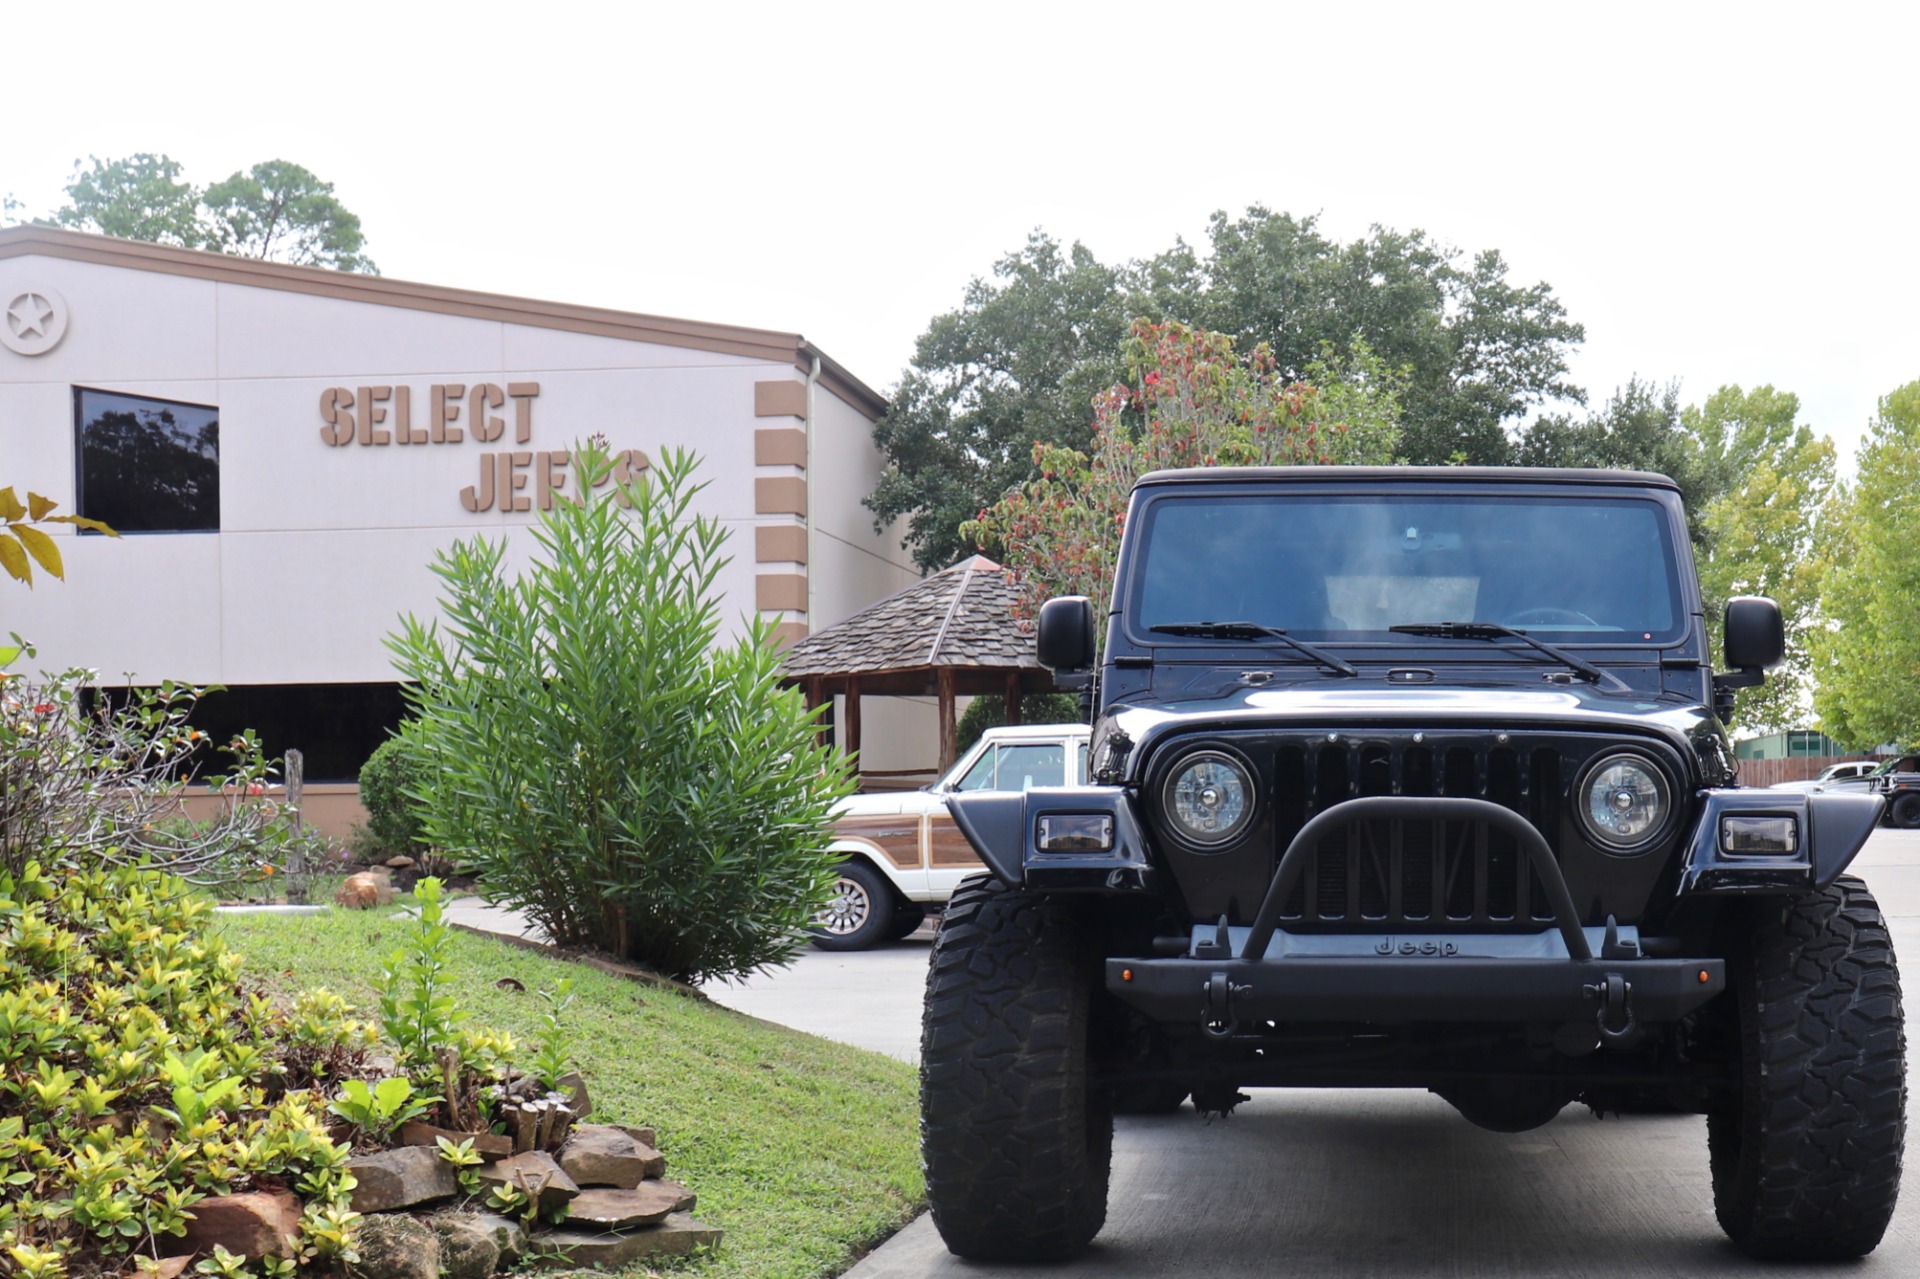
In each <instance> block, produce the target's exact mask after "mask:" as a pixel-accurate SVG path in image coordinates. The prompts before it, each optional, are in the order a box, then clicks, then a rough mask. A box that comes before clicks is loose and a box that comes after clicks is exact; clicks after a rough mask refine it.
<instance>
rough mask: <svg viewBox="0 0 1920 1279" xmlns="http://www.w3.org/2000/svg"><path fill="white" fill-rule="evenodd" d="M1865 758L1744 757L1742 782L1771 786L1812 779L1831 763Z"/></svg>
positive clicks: (1741, 763)
mask: <svg viewBox="0 0 1920 1279" xmlns="http://www.w3.org/2000/svg"><path fill="white" fill-rule="evenodd" d="M1865 758H1866V756H1864V755H1790V756H1788V757H1787V758H1785V759H1743V760H1741V761H1740V784H1741V785H1742V786H1771V785H1773V784H1774V783H1775V782H1806V781H1812V780H1813V779H1814V778H1816V777H1818V776H1820V770H1821V769H1823V768H1825V767H1826V766H1827V765H1829V764H1838V763H1839V762H1840V761H1841V760H1846V759H1865Z"/></svg>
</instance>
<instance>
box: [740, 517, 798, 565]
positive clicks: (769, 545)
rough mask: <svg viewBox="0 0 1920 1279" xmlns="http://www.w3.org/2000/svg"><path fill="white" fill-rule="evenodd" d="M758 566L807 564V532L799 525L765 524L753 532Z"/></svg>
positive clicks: (755, 561) (755, 558) (755, 560)
mask: <svg viewBox="0 0 1920 1279" xmlns="http://www.w3.org/2000/svg"><path fill="white" fill-rule="evenodd" d="M753 560H754V563H756V564H805V563H806V562H807V530H806V529H804V528H802V527H801V526H800V525H798V524H763V525H761V526H760V527H759V528H756V529H755V530H753Z"/></svg>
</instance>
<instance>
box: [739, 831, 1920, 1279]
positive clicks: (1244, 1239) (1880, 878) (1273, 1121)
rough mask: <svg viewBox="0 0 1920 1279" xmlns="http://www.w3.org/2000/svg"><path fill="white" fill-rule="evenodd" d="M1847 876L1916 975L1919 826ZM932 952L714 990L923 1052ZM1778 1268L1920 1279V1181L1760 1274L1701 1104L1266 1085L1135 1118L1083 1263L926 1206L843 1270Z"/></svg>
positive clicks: (759, 1010) (862, 1277)
mask: <svg viewBox="0 0 1920 1279" xmlns="http://www.w3.org/2000/svg"><path fill="white" fill-rule="evenodd" d="M1855 869H1856V870H1857V871H1858V872H1859V873H1861V874H1863V875H1864V876H1865V877H1866V879H1867V882H1868V883H1869V884H1870V885H1871V886H1872V887H1873V889H1874V891H1875V893H1876V895H1877V896H1878V897H1879V899H1880V904H1881V907H1882V909H1884V910H1885V911H1886V912H1887V914H1888V916H1889V917H1890V918H1891V921H1892V923H1893V934H1894V944H1895V946H1896V948H1897V949H1898V950H1899V952H1900V953H1901V954H1902V955H1905V956H1907V957H1908V963H1909V972H1910V973H1913V972H1920V832H1906V831H1881V832H1879V833H1878V834H1876V835H1875V836H1874V837H1873V840H1872V841H1871V842H1870V843H1869V844H1868V846H1867V849H1866V851H1865V852H1864V853H1863V854H1862V855H1861V859H1860V860H1859V862H1857V863H1856V866H1855ZM929 950H930V939H929V938H928V937H927V936H926V935H924V934H920V935H916V936H915V937H913V938H910V939H909V940H907V941H905V942H901V943H897V944H895V945H892V946H889V947H885V948H883V949H880V950H875V951H867V952H863V953H860V954H854V955H829V954H825V953H822V952H819V951H812V952H809V953H808V954H806V955H805V956H803V957H802V959H801V960H800V962H799V963H797V964H795V965H794V966H793V967H792V968H791V969H788V970H786V971H784V972H782V973H779V974H776V975H774V976H772V977H761V978H756V979H754V980H753V981H751V982H748V983H746V984H745V985H743V986H735V987H720V986H716V987H710V988H709V989H708V993H709V994H710V995H712V996H713V998H714V999H715V1000H716V1001H718V1002H720V1003H723V1004H726V1005H728V1006H729V1007H733V1008H737V1009H739V1010H740V1011H742V1012H746V1013H749V1014H751V1015H753V1016H756V1017H763V1018H765V1019H767V1020H769V1021H777V1022H780V1023H782V1024H785V1025H789V1026H794V1027H797V1028H799V1029H802V1030H807V1031H811V1032H813V1033H815V1034H819V1035H824V1036H826V1037H827V1038H830V1039H839V1040H842V1041H845V1042H847V1043H854V1044H859V1045H861V1046H863V1047H867V1048H873V1049H875V1050H877V1051H880V1052H886V1053H891V1054H892V1055H894V1056H897V1057H901V1058H904V1059H906V1060H909V1061H911V1060H914V1059H916V1058H917V1055H918V1046H919V1017H920V995H921V984H922V982H923V980H924V977H925V971H926V963H927V955H928V953H929ZM1909 1004H1910V1006H1911V1005H1916V1004H1920V1001H1913V1000H1910V1001H1909ZM1915 1015H1920V1008H1916V1010H1915ZM1915 1057H1920V1053H1916V1054H1914V1057H1910V1059H1909V1060H1910V1062H1911V1061H1912V1060H1914V1058H1915ZM1783 1273H1791V1274H1792V1275H1794V1276H1796V1277H1799V1276H1813V1275H1829V1274H1832V1275H1840V1274H1845V1275H1850V1276H1856V1277H1857V1279H1883V1277H1885V1279H1892V1277H1894V1276H1902V1277H1904V1276H1914V1275H1920V1194H1915V1193H1910V1194H1909V1196H1908V1197H1907V1198H1906V1199H1905V1200H1904V1201H1903V1203H1902V1205H1901V1209H1900V1211H1899V1213H1898V1215H1896V1217H1895V1218H1894V1223H1893V1228H1892V1229H1891V1230H1890V1231H1889V1232H1888V1235H1887V1238H1886V1241H1885V1242H1883V1243H1882V1244H1881V1245H1880V1248H1879V1250H1878V1251H1877V1252H1875V1253H1874V1254H1873V1255H1872V1256H1871V1257H1869V1258H1868V1259H1867V1260H1866V1261H1864V1262H1861V1263H1857V1264H1849V1265H1841V1266H1815V1267H1807V1266H1794V1267H1779V1266H1764V1265H1761V1264H1759V1263H1756V1262H1751V1261H1748V1260H1747V1259H1746V1258H1744V1257H1743V1256H1741V1255H1740V1254H1739V1253H1737V1252H1735V1251H1734V1250H1733V1248H1732V1246H1731V1245H1729V1244H1728V1243H1727V1242H1726V1240H1725V1237H1724V1236H1723V1235H1722V1234H1721V1233H1720V1230H1719V1228H1718V1227H1717V1226H1716V1225H1715V1224H1714V1220H1713V1199H1712V1193H1711V1189H1710V1187H1709V1185H1708V1181H1707V1140H1706V1124H1705V1121H1704V1120H1703V1119H1701V1118H1700V1117H1698V1116H1669V1117H1659V1118H1653V1117H1638V1118H1629V1119H1608V1120H1605V1121H1600V1120H1595V1119H1593V1118H1592V1117H1591V1116H1590V1115H1589V1114H1588V1113H1587V1112H1586V1111H1585V1110H1582V1109H1577V1108H1574V1107H1569V1108H1568V1109H1567V1110H1566V1111H1565V1112H1563V1113H1562V1114H1561V1116H1560V1118H1558V1119H1556V1120H1555V1121H1554V1122H1553V1123H1551V1124H1548V1125H1547V1126H1546V1127H1544V1128H1540V1129H1536V1130H1535V1131H1533V1132H1528V1133H1520V1134H1515V1135H1504V1134H1499V1133H1490V1132H1482V1131H1481V1130H1480V1129H1478V1128H1475V1127H1473V1126H1472V1125H1470V1124H1468V1123H1467V1122H1466V1121H1465V1120H1464V1119H1461V1118H1460V1117H1459V1116H1458V1115H1456V1114H1455V1113H1454V1111H1453V1109H1452V1108H1451V1107H1449V1106H1448V1105H1447V1104H1446V1103H1444V1102H1442V1101H1440V1100H1439V1099H1438V1098H1435V1097H1432V1096H1429V1095H1427V1094H1425V1093H1416V1092H1404V1091H1374V1090H1348V1089H1327V1090H1311V1091H1309V1090H1265V1089H1262V1090H1255V1091H1254V1092H1253V1100H1252V1101H1250V1102H1248V1103H1246V1104H1245V1105H1243V1106H1241V1107H1240V1108H1239V1109H1237V1110H1235V1111H1234V1113H1233V1115H1232V1116H1231V1117H1230V1118H1228V1119H1225V1120H1214V1121H1212V1122H1205V1121H1202V1120H1201V1119H1199V1118H1198V1117H1196V1116H1195V1115H1194V1113H1193V1112H1192V1111H1191V1110H1183V1111H1182V1112H1181V1113H1180V1114H1178V1115H1173V1116H1167V1117H1163V1118H1150V1119H1149V1118H1123V1119H1121V1120H1120V1121H1119V1123H1118V1129H1117V1131H1116V1133H1115V1139H1114V1161H1113V1185H1112V1191H1111V1194H1110V1196H1109V1198H1108V1208H1107V1226H1106V1229H1105V1230H1103V1231H1102V1232H1101V1233H1100V1236H1099V1238H1098V1239H1097V1240H1095V1242H1094V1247H1093V1249H1092V1250H1091V1251H1090V1252H1089V1253H1088V1254H1087V1255H1086V1256H1085V1257H1083V1258H1082V1259H1080V1260H1079V1261H1076V1262H1074V1263H1072V1264H1069V1265H1064V1266H1059V1267H1047V1268H1035V1267H1030V1266H1029V1267H1011V1266H1008V1267H1000V1266H982V1265H975V1264H972V1263H969V1262H964V1261H961V1260H960V1259H959V1258H957V1257H954V1256H952V1255H951V1254H949V1253H948V1252H947V1250H946V1248H945V1246H944V1245H942V1244H941V1242H940V1237H939V1235H938V1234H937V1233H935V1231H934V1229H933V1222H932V1220H931V1219H930V1218H928V1217H926V1216H922V1217H921V1218H920V1219H919V1220H917V1221H915V1222H914V1223H913V1224H912V1225H910V1226H908V1227H907V1228H906V1229H905V1230H903V1231H901V1232H900V1233H899V1234H898V1235H896V1236H894V1238H892V1239H891V1240H889V1241H888V1242H887V1243H886V1244H885V1245H884V1246H882V1247H881V1248H879V1249H877V1250H876V1251H875V1252H873V1253H872V1254H871V1255H870V1256H868V1257H867V1258H865V1259H864V1260H863V1261H861V1262H860V1263H859V1264H858V1265H857V1266H855V1267H854V1268H853V1269H852V1270H851V1271H849V1272H848V1277H849V1279H937V1277H954V1279H957V1277H960V1276H965V1277H967V1279H998V1277H1000V1276H1022V1277H1023V1279H1032V1277H1033V1276H1034V1275H1036V1274H1057V1275H1062V1276H1082V1275H1084V1276H1094V1275H1099V1276H1117V1277H1127V1276H1142V1277H1145V1276H1166V1275H1199V1274H1205V1275H1207V1276H1209V1279H1239V1277H1241V1276H1247V1277H1251V1276H1262V1277H1263V1279H1264V1277H1266V1276H1272V1275H1284V1274H1314V1275H1321V1276H1341V1277H1342V1279H1346V1277H1347V1276H1383V1277H1384V1276H1394V1277H1396V1279H1398V1277H1400V1276H1446V1277H1448V1279H1458V1277H1460V1276H1501V1277H1504V1276H1514V1277H1516V1279H1518V1277H1521V1276H1534V1275H1553V1276H1566V1277H1572V1276H1580V1277H1586V1276H1591V1277H1593V1279H1628V1277H1629V1276H1649V1277H1651V1276H1660V1277H1662V1279H1687V1277H1689V1276H1702V1275H1716V1276H1718V1275H1761V1274H1766V1275H1780V1274H1783Z"/></svg>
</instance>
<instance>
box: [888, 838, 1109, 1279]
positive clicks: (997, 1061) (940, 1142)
mask: <svg viewBox="0 0 1920 1279" xmlns="http://www.w3.org/2000/svg"><path fill="white" fill-rule="evenodd" d="M1097 959H1098V957H1097V956H1095V955H1093V954H1092V953H1090V952H1089V951H1088V950H1086V949H1085V948H1084V947H1083V946H1082V944H1081V934H1080V930H1079V928H1078V927H1076V924H1075V919H1074V916H1073V913H1072V911H1071V909H1070V908H1069V907H1068V906H1067V905H1065V904H1063V903H1061V902H1059V901H1058V900H1056V899H1050V898H1046V897H1041V896H1036V895H1033V894H1029V893H1026V892H1024V891H1021V890H1018V889H1012V888H1008V887H1007V886H1006V885H1004V884H1001V883H1000V882H999V881H998V880H995V879H992V878H990V877H984V876H982V877H978V878H974V879H969V880H967V881H966V882H965V883H963V884H961V885H960V888H959V890H958V891H957V892H955V893H954V895H953V899H952V900H951V901H950V902H948V903H947V909H946V913H945V914H944V915H943V916H942V917H941V920H940V931H939V932H938V934H936V935H935V937H934V942H933V957H932V961H931V964H930V965H929V967H928V970H927V1002H926V1012H925V1017H924V1020H923V1022H922V1029H921V1036H920V1146H921V1154H922V1158H923V1159H924V1161H925V1164H926V1173H927V1198H928V1201H929V1203H930V1206H931V1207H932V1210H933V1223H934V1225H935V1227H937V1228H938V1229H939V1231H940V1237H941V1238H942V1239H943V1240H945V1241H946V1245H947V1247H948V1249H949V1250H950V1251H952V1252H953V1253H955V1254H956V1255H958V1256H962V1257H967V1258H970V1259H974V1260H980V1261H1061V1260H1065V1259H1067V1258H1069V1257H1071V1256H1073V1255H1074V1254H1076V1253H1078V1252H1080V1251H1081V1250H1082V1249H1083V1248H1085V1247H1086V1246H1087V1244H1088V1243H1089V1242H1091V1241H1092V1239H1093V1237H1094V1235H1095V1234H1097V1233H1098V1232H1099V1230H1100V1227H1101V1226H1102V1225H1103V1224H1105V1222H1106V1217H1107V1178H1108V1174H1109V1172H1110V1169H1111V1164H1112V1158H1113V1115H1112V1113H1111V1111H1110V1110H1109V1109H1108V1105H1107V1101H1106V1098H1105V1096H1104V1093H1103V1090H1101V1089H1100V1088H1098V1087H1097V1086H1095V1085H1094V1084H1093V1082H1092V1081H1091V1080H1090V1079H1089V1077H1088V1065H1087V1057H1088V1053H1087V1043H1088V1023H1089V1018H1090V1015H1091V1006H1092V994H1093V982H1094V976H1095V973H1096V971H1097V967H1098V963H1097Z"/></svg>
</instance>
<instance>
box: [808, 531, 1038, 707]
mask: <svg viewBox="0 0 1920 1279" xmlns="http://www.w3.org/2000/svg"><path fill="white" fill-rule="evenodd" d="M1013 603H1014V589H1013V583H1012V582H1011V581H1010V580H1009V579H1008V576H1007V571H1006V570H1005V569H1003V568H1001V567H1000V566H999V565H998V564H996V563H994V562H993V561H992V560H990V559H988V558H986V557H985V556H984V555H975V556H972V557H971V558H968V559H964V560H962V561H960V562H959V563H958V564H955V565H953V566H952V567H951V568H945V569H942V570H940V571H939V572H938V573H935V574H933V575H931V576H930V577H924V578H922V579H920V580H919V581H918V582H915V583H914V584H913V585H912V586H909V587H907V588H906V589H905V590H903V591H900V592H897V593H896V594H893V595H890V596H888V597H887V598H886V599H883V600H881V601H880V602H879V603H877V604H871V605H869V606H868V607H866V608H864V609H862V610H861V611H860V612H858V613H855V614H854V615H853V616H852V617H849V618H847V619H846V620H845V621H843V622H840V623H839V624H837V625H834V626H829V627H828V628H827V629H826V630H823V631H820V632H819V633H817V634H814V635H809V636H808V637H807V638H805V639H803V640H801V641H799V642H798V643H797V644H795V645H794V646H793V647H791V648H789V649H788V650H787V651H786V653H785V655H784V657H783V661H784V662H785V665H786V673H787V678H788V679H793V680H801V679H806V678H808V677H809V676H823V675H859V674H866V673H870V672H871V673H876V674H877V673H879V672H883V671H905V670H924V669H927V668H931V667H940V666H950V667H985V668H990V669H993V670H998V671H1004V670H1006V669H1007V668H1009V667H1020V668H1022V669H1031V670H1034V671H1038V670H1039V669H1040V663H1039V661H1038V660H1036V659H1035V657H1034V653H1033V630H1032V627H1031V625H1030V624H1028V623H1026V622H1022V621H1019V620H1017V619H1015V617H1014V616H1013Z"/></svg>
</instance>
